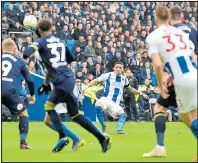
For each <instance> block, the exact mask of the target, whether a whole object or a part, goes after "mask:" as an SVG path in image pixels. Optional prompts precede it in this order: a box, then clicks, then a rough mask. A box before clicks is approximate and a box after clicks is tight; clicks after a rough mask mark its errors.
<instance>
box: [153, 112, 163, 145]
mask: <svg viewBox="0 0 198 163" xmlns="http://www.w3.org/2000/svg"><path fill="white" fill-rule="evenodd" d="M154 120H155V131H156V135H157V144H158V145H160V146H164V132H165V129H166V118H165V114H164V113H163V112H158V113H156V114H155V116H154Z"/></svg>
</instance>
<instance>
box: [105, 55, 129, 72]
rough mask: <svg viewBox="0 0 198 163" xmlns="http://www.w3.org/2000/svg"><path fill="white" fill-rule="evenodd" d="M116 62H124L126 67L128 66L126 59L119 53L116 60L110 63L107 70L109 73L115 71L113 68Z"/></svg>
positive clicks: (111, 60)
mask: <svg viewBox="0 0 198 163" xmlns="http://www.w3.org/2000/svg"><path fill="white" fill-rule="evenodd" d="M116 62H122V63H123V65H124V67H125V66H126V63H125V61H124V58H123V57H121V53H120V52H117V53H116V56H115V58H112V59H110V60H109V62H108V65H107V68H108V70H109V71H113V67H114V64H115V63H116Z"/></svg>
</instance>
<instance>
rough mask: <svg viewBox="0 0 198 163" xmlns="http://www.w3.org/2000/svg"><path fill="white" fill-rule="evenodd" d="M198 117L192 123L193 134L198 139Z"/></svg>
mask: <svg viewBox="0 0 198 163" xmlns="http://www.w3.org/2000/svg"><path fill="white" fill-rule="evenodd" d="M197 123H198V118H197V119H195V120H193V121H192V123H191V126H190V128H191V131H192V133H193V135H194V136H195V137H196V138H197V139H198V124H197Z"/></svg>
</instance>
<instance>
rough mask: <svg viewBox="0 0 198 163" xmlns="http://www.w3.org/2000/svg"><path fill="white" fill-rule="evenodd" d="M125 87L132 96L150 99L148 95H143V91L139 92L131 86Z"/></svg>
mask: <svg viewBox="0 0 198 163" xmlns="http://www.w3.org/2000/svg"><path fill="white" fill-rule="evenodd" d="M125 87H126V88H127V91H128V92H129V93H131V94H139V95H142V96H143V97H144V98H146V99H148V98H149V97H148V96H147V95H146V94H144V93H142V92H141V91H138V90H137V89H135V88H132V87H131V86H130V85H128V86H125Z"/></svg>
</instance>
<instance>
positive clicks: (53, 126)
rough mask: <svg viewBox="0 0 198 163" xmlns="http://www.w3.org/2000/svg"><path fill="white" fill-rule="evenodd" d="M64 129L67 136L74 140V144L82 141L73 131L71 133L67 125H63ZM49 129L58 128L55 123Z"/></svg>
mask: <svg viewBox="0 0 198 163" xmlns="http://www.w3.org/2000/svg"><path fill="white" fill-rule="evenodd" d="M61 126H62V129H63V132H64V133H65V135H67V136H68V137H69V138H71V139H72V140H73V142H77V141H79V140H80V137H79V136H78V135H76V134H75V133H74V132H73V131H71V130H70V129H68V128H67V127H66V126H65V124H63V123H62V125H61ZM49 127H50V128H51V129H52V130H55V131H57V130H56V126H55V125H54V123H52V124H51V125H49Z"/></svg>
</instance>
